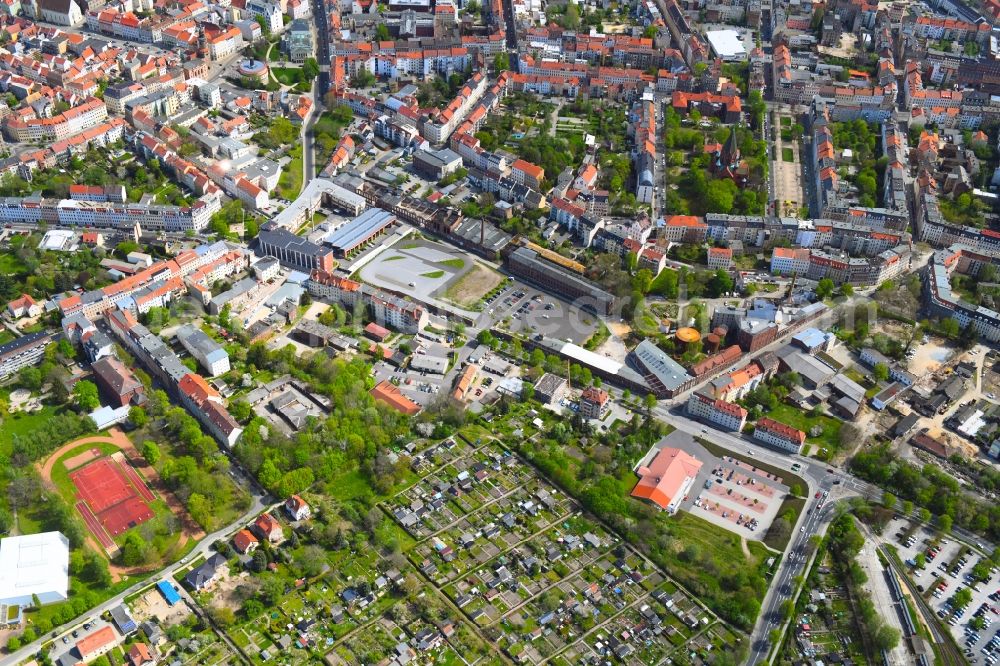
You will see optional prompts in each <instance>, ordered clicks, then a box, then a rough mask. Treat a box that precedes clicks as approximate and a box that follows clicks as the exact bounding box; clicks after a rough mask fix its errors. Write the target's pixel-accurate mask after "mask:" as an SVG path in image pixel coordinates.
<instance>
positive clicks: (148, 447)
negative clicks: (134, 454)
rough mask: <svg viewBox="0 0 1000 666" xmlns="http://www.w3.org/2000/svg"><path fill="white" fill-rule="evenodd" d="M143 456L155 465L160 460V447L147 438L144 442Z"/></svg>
mask: <svg viewBox="0 0 1000 666" xmlns="http://www.w3.org/2000/svg"><path fill="white" fill-rule="evenodd" d="M142 457H143V458H145V459H146V462H148V463H149V464H150V465H155V464H156V463H158V462H160V447H159V446H157V445H156V442H151V441H149V440H148V439H147V440H146V441H145V442H143V443H142Z"/></svg>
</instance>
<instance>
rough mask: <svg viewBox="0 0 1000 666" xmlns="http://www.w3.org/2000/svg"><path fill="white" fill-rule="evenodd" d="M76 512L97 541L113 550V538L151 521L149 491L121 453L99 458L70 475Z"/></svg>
mask: <svg viewBox="0 0 1000 666" xmlns="http://www.w3.org/2000/svg"><path fill="white" fill-rule="evenodd" d="M69 479H70V481H72V483H73V486H74V487H75V488H76V495H77V497H78V498H79V501H78V502H77V503H76V508H77V510H79V511H80V514H81V515H82V516H83V519H84V521H85V522H86V523H87V527H88V528H89V529H90V531H91V532H93V534H94V537H95V538H96V539H97V541H98V542H99V543H100V544H101V546H103V547H104V548H106V549H111V548H114V547H115V543H114V537H116V536H118V535H119V534H121V533H122V532H124V531H125V530H128V529H131V528H133V527H135V526H136V525H139V524H141V523H144V522H145V521H147V520H149V519H151V518H152V517H153V510H152V509H151V508H150V506H149V504H148V502H151V501H153V500H154V499H155V497H154V496H153V493H152V492H151V491H150V490H149V487H148V486H146V484H145V483H144V482H143V481H142V479H141V478H139V475H138V474H136V472H135V470H134V469H132V468H131V466H129V464H128V461H127V460H125V457H124V456H123V455H122V454H121V453H115V454H112V455H111V456H106V457H102V458H98V459H97V460H94V461H93V462H90V463H87V464H86V465H84V466H83V467H80V468H78V469H76V470H73V471H71V472H70V473H69Z"/></svg>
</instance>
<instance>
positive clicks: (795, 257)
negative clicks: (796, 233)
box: [771, 247, 809, 275]
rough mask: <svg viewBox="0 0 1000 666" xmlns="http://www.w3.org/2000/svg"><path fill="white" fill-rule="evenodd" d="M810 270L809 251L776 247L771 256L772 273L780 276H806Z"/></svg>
mask: <svg viewBox="0 0 1000 666" xmlns="http://www.w3.org/2000/svg"><path fill="white" fill-rule="evenodd" d="M808 270H809V250H807V249H804V248H798V249H792V248H787V247H776V248H774V253H773V254H772V255H771V272H772V273H777V274H779V275H793V274H795V275H805V274H806V272H807V271H808Z"/></svg>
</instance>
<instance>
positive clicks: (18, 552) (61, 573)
mask: <svg viewBox="0 0 1000 666" xmlns="http://www.w3.org/2000/svg"><path fill="white" fill-rule="evenodd" d="M68 593H69V539H67V538H66V537H65V536H63V534H62V533H61V532H42V533H41V534H29V535H26V536H16V537H7V538H6V539H0V604H3V605H8V606H30V605H31V604H32V603H34V602H33V597H38V600H39V601H40V602H41V603H42V604H52V603H56V602H59V601H66V597H67V594H68Z"/></svg>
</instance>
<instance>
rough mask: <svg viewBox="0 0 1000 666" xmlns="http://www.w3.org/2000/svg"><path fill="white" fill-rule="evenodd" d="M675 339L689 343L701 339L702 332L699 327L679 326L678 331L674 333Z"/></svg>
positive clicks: (685, 343)
mask: <svg viewBox="0 0 1000 666" xmlns="http://www.w3.org/2000/svg"><path fill="white" fill-rule="evenodd" d="M674 339H676V340H677V342H680V343H681V344H684V345H689V344H691V343H693V342H698V341H699V340H701V333H699V332H698V331H697V329H694V328H690V327H685V328H678V329H677V332H676V333H674Z"/></svg>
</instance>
